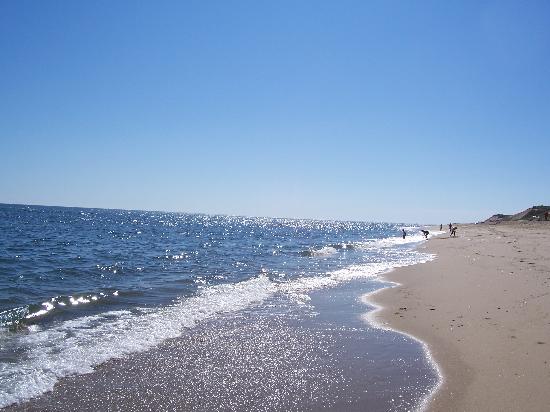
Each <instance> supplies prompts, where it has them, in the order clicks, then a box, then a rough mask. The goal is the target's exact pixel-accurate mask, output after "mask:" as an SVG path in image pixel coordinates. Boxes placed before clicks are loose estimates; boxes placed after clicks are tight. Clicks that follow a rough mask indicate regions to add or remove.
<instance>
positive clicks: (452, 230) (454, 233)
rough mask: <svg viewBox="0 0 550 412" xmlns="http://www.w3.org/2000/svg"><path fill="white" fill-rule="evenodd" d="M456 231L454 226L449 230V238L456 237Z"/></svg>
mask: <svg viewBox="0 0 550 412" xmlns="http://www.w3.org/2000/svg"><path fill="white" fill-rule="evenodd" d="M456 229H457V227H456V226H454V227H453V228H452V229H451V236H452V237H456Z"/></svg>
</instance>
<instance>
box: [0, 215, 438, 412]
mask: <svg viewBox="0 0 550 412" xmlns="http://www.w3.org/2000/svg"><path fill="white" fill-rule="evenodd" d="M402 227H404V225H403V224H389V223H369V222H338V221H319V220H297V219H275V218H249V217H235V216H208V215H201V214H181V213H166V212H145V211H126V210H104V209H82V208H61V207H43V206H25V205H0V343H1V345H0V382H1V383H2V385H0V386H1V387H2V388H1V389H0V406H5V405H9V404H11V403H13V402H18V401H21V400H25V399H28V398H30V397H33V396H38V395H40V394H41V393H44V392H45V391H47V390H50V389H52V388H53V386H54V384H55V383H56V382H57V381H58V380H59V378H61V377H64V376H69V375H74V374H81V373H86V372H90V371H92V370H93V368H94V367H95V366H96V365H99V364H101V363H103V362H105V361H108V360H110V359H113V358H117V357H121V356H125V355H128V354H132V353H137V352H141V351H143V350H147V349H150V348H152V347H155V346H157V345H159V344H161V343H162V342H164V341H166V340H167V339H170V338H174V337H178V336H180V335H181V333H182V330H184V329H189V328H193V327H196V326H197V325H199V324H201V322H203V321H204V320H206V319H212V318H215V317H216V316H219V315H220V314H222V313H228V312H234V311H239V310H243V309H246V308H250V307H252V306H254V305H257V304H259V303H261V302H263V301H265V300H266V299H268V298H272V297H273V296H276V295H285V296H289V297H291V298H292V301H294V302H296V303H297V304H307V302H308V299H309V296H308V294H309V293H311V292H312V291H314V290H319V289H322V288H330V287H333V286H335V285H337V284H340V283H342V282H346V281H349V280H351V279H356V278H369V277H374V276H377V275H379V274H381V273H383V272H384V271H387V270H389V269H391V268H393V267H398V266H404V265H409V264H414V263H417V262H423V261H427V260H429V259H430V258H431V257H430V256H429V255H426V254H422V253H419V252H416V251H415V250H413V247H414V246H415V245H416V244H418V242H421V241H422V237H421V236H420V235H418V234H416V233H415V232H416V230H415V229H416V228H415V227H414V226H409V227H408V229H407V230H409V232H411V234H412V235H411V236H408V237H407V239H405V240H403V239H402V238H401V237H400V231H401V228H402ZM413 233H414V234H413Z"/></svg>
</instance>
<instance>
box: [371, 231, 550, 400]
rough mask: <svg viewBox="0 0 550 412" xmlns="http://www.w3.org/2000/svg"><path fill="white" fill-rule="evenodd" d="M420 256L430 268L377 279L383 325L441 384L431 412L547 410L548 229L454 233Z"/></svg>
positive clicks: (432, 243)
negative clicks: (418, 349)
mask: <svg viewBox="0 0 550 412" xmlns="http://www.w3.org/2000/svg"><path fill="white" fill-rule="evenodd" d="M457 235H458V236H457V237H456V238H452V237H449V236H448V235H447V234H446V235H442V236H439V237H436V238H433V239H431V240H429V241H428V242H427V243H426V244H425V245H423V246H422V247H421V248H420V250H421V251H426V252H430V253H435V254H436V255H437V259H436V260H435V261H432V262H429V263H426V264H421V265H415V266H411V267H406V268H401V269H398V270H396V271H393V272H391V273H389V274H388V275H387V276H386V278H387V279H388V280H390V281H393V282H397V283H399V284H400V285H399V286H396V287H394V288H388V289H383V290H381V291H379V292H378V293H376V294H374V295H372V296H370V298H369V300H370V301H372V302H374V303H376V304H379V305H380V306H381V308H380V309H379V310H378V311H377V312H376V313H375V315H374V317H375V318H376V320H377V321H378V322H380V323H382V324H383V325H385V326H387V327H390V328H394V329H397V330H400V331H404V332H406V333H408V334H411V335H413V336H415V337H417V338H419V339H421V340H423V341H424V342H426V343H427V345H428V347H429V350H430V352H431V353H432V355H433V357H434V359H435V361H436V362H437V363H438V364H439V366H440V368H441V371H442V374H443V383H442V385H441V387H440V389H439V390H438V391H437V393H435V395H434V397H433V399H432V401H431V403H430V404H429V407H428V409H429V410H432V411H547V410H548V408H549V405H550V391H549V390H548V389H549V388H550V296H549V295H550V222H514V223H501V224H498V225H488V224H483V225H463V226H459V228H458V233H457Z"/></svg>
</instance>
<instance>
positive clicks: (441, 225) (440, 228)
mask: <svg viewBox="0 0 550 412" xmlns="http://www.w3.org/2000/svg"><path fill="white" fill-rule="evenodd" d="M439 231H440V232H442V231H443V223H442V224H440V225H439Z"/></svg>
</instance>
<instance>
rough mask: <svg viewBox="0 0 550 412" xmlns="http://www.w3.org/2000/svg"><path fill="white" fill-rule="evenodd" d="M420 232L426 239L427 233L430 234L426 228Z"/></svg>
mask: <svg viewBox="0 0 550 412" xmlns="http://www.w3.org/2000/svg"><path fill="white" fill-rule="evenodd" d="M421 232H422V234H423V235H424V237H425V238H426V239H428V235H429V234H430V232H429V231H427V230H421Z"/></svg>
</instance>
